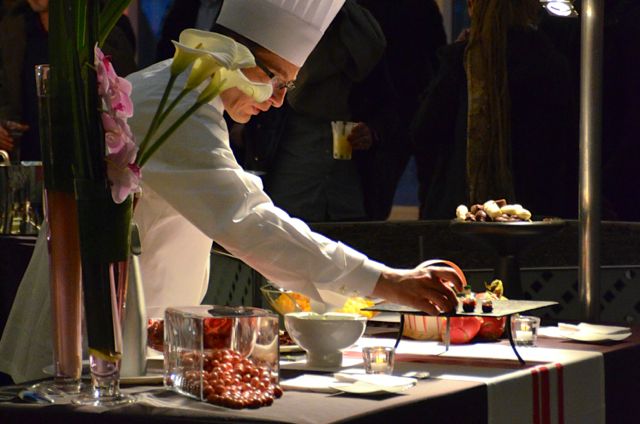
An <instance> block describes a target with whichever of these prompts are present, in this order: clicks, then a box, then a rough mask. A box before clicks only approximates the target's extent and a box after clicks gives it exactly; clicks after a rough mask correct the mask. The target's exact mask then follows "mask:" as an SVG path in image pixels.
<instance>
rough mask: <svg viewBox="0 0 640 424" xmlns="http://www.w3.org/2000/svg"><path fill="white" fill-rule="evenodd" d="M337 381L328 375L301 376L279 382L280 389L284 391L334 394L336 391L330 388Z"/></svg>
mask: <svg viewBox="0 0 640 424" xmlns="http://www.w3.org/2000/svg"><path fill="white" fill-rule="evenodd" d="M337 382H338V380H336V379H335V378H333V377H332V376H329V375H318V374H302V375H299V376H298V377H295V378H290V379H288V380H280V387H282V388H283V389H284V390H297V391H302V392H321V393H336V392H338V390H337V389H334V388H332V387H331V385H332V384H335V383H337Z"/></svg>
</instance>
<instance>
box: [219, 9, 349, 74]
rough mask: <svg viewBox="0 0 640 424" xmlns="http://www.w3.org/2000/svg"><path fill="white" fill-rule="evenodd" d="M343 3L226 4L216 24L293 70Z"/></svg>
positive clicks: (320, 35)
mask: <svg viewBox="0 0 640 424" xmlns="http://www.w3.org/2000/svg"><path fill="white" fill-rule="evenodd" d="M344 2H345V0H226V1H224V2H223V5H222V9H221V10H220V14H219V15H218V19H217V20H216V22H217V23H218V24H220V25H222V26H224V27H226V28H228V29H230V30H232V31H235V32H237V33H238V34H240V35H242V36H244V37H246V38H248V39H250V40H251V41H253V42H255V43H258V44H260V45H261V46H262V47H265V48H266V49H268V50H271V51H272V52H273V53H275V54H277V55H278V56H281V57H283V58H284V59H286V60H287V61H289V62H291V63H293V64H294V65H297V66H302V64H303V63H304V61H305V60H306V59H307V56H309V53H311V50H313V48H314V47H315V46H316V44H317V43H318V41H319V40H320V38H321V37H322V34H324V31H325V30H326V29H327V27H328V26H329V24H330V23H331V21H332V20H333V18H334V17H335V16H336V14H337V13H338V11H339V10H340V8H341V7H342V5H343V4H344Z"/></svg>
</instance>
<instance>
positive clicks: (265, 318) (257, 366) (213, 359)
mask: <svg viewBox="0 0 640 424" xmlns="http://www.w3.org/2000/svg"><path fill="white" fill-rule="evenodd" d="M164 326H165V328H164V330H165V331H164V384H165V387H168V388H170V389H171V390H174V391H176V392H178V393H181V394H183V395H186V396H189V397H192V398H195V399H199V400H203V401H208V402H210V403H214V404H218V405H222V406H228V407H233V408H243V407H258V406H264V405H268V404H271V402H273V399H274V398H275V397H279V395H281V391H280V388H279V387H278V382H279V380H278V371H279V368H278V367H279V363H278V317H277V315H275V314H274V313H272V312H269V311H266V310H264V309H259V308H252V307H227V306H211V305H200V306H192V307H176V308H167V310H166V312H165V319H164Z"/></svg>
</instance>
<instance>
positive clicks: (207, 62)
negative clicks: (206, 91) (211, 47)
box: [184, 55, 220, 90]
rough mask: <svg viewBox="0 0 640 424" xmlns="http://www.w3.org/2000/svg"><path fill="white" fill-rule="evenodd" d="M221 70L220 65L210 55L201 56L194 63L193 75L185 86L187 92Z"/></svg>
mask: <svg viewBox="0 0 640 424" xmlns="http://www.w3.org/2000/svg"><path fill="white" fill-rule="evenodd" d="M218 69H220V63H219V62H218V61H217V60H216V59H214V58H213V57H211V56H209V55H203V56H200V57H199V58H197V59H196V60H195V62H193V67H192V68H191V73H190V74H189V78H188V79H187V82H186V84H185V86H184V89H185V90H193V89H194V88H196V87H197V86H199V85H200V84H202V83H203V82H204V81H205V80H206V79H207V78H209V77H211V76H212V75H213V74H215V73H216V71H217V70H218Z"/></svg>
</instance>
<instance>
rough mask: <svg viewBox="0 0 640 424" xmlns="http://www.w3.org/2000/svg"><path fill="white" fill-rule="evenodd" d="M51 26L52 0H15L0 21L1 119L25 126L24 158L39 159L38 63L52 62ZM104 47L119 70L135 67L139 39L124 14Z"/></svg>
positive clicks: (0, 139) (0, 132) (5, 136)
mask: <svg viewBox="0 0 640 424" xmlns="http://www.w3.org/2000/svg"><path fill="white" fill-rule="evenodd" d="M48 31H49V0H18V1H15V2H13V5H12V7H11V8H9V9H8V10H7V11H6V12H5V16H4V17H3V19H2V21H0V123H1V122H4V121H7V120H8V121H12V122H15V123H18V124H20V125H19V126H18V129H20V130H22V131H24V135H23V136H22V138H21V140H20V159H21V160H27V161H33V160H40V159H41V154H40V136H39V131H38V102H37V99H38V97H37V94H36V83H35V76H34V75H35V74H34V67H35V66H36V65H40V64H43V63H49V46H48ZM104 51H105V54H108V55H110V56H111V59H112V62H113V65H114V67H115V69H116V71H117V72H119V73H120V74H121V75H123V76H124V75H127V74H129V73H131V72H133V71H135V70H136V64H135V61H134V55H135V39H134V38H133V30H132V29H131V25H130V23H129V20H128V18H127V17H126V16H123V17H121V18H120V20H119V21H118V23H117V25H116V27H115V28H114V29H113V31H112V32H111V34H110V35H109V38H108V39H107V41H106V43H105V47H104ZM5 126H8V125H4V126H3V125H0V149H5V150H8V151H9V152H10V153H11V151H12V150H13V148H14V145H15V142H16V140H14V138H13V137H12V136H11V134H10V132H9V129H10V128H5ZM12 126H16V125H15V124H12Z"/></svg>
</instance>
